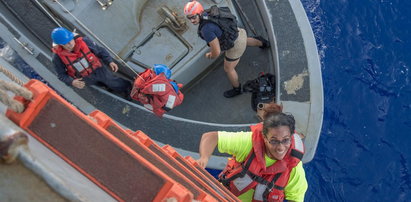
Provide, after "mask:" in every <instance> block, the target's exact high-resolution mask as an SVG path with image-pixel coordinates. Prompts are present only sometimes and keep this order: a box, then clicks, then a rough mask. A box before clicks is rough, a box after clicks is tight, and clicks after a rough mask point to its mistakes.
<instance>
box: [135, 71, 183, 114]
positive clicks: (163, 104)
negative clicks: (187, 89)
mask: <svg viewBox="0 0 411 202" xmlns="http://www.w3.org/2000/svg"><path fill="white" fill-rule="evenodd" d="M170 81H172V80H171V79H167V78H166V76H165V75H164V73H161V74H159V75H156V73H155V72H154V71H153V70H151V69H147V70H146V71H144V72H142V73H140V74H139V76H138V77H137V78H136V80H135V81H134V85H133V89H132V91H131V98H133V99H135V100H137V101H139V102H141V103H143V104H144V107H146V108H147V109H149V110H151V111H153V113H154V114H156V115H157V116H160V117H161V116H163V114H164V113H166V112H167V111H170V110H171V109H173V108H174V107H176V106H178V105H180V104H181V103H182V102H183V100H184V95H183V93H181V91H178V92H177V91H176V90H175V89H174V87H173V86H172V85H171V84H170ZM182 86H183V85H182V84H178V87H179V88H181V87H182Z"/></svg>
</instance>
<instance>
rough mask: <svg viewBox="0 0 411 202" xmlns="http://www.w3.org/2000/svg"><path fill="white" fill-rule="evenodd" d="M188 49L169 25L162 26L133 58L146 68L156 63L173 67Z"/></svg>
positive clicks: (141, 46)
mask: <svg viewBox="0 0 411 202" xmlns="http://www.w3.org/2000/svg"><path fill="white" fill-rule="evenodd" d="M188 51H189V49H188V47H187V46H186V45H185V44H184V43H183V42H182V41H181V40H180V39H179V38H177V37H176V36H175V34H174V33H173V32H172V31H171V30H170V29H169V28H168V27H162V28H160V29H158V30H156V31H154V32H153V33H151V35H150V36H149V37H148V38H147V39H146V40H145V41H144V42H143V43H142V44H141V45H139V46H138V47H137V49H136V50H135V52H134V53H133V55H132V56H131V58H132V60H134V61H135V62H136V63H137V64H139V65H142V66H143V67H145V68H151V67H153V65H154V64H165V65H167V66H169V67H170V68H172V67H173V66H174V65H175V64H177V63H178V62H179V61H180V60H181V59H182V58H183V57H184V56H185V55H186V54H187V53H188ZM154 55H155V57H153V56H154Z"/></svg>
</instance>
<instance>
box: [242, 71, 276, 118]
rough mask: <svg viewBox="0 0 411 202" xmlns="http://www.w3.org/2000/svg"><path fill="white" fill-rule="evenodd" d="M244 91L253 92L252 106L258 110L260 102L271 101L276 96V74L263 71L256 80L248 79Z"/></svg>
mask: <svg viewBox="0 0 411 202" xmlns="http://www.w3.org/2000/svg"><path fill="white" fill-rule="evenodd" d="M243 91H244V92H251V93H252V94H251V108H252V109H253V110H254V111H257V105H258V103H269V102H272V101H274V98H275V78H274V75H272V74H269V73H263V72H261V73H260V74H259V75H258V77H257V78H256V79H254V80H250V81H247V82H246V83H245V84H244V86H243Z"/></svg>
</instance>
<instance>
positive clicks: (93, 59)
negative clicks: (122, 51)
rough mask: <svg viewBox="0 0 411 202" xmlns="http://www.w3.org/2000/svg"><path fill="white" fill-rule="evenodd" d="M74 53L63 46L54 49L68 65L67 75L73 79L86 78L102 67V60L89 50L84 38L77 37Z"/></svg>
mask: <svg viewBox="0 0 411 202" xmlns="http://www.w3.org/2000/svg"><path fill="white" fill-rule="evenodd" d="M74 41H75V42H76V45H75V46H74V49H73V51H71V52H70V51H67V50H66V49H64V48H63V47H62V46H61V45H59V46H55V47H53V48H52V51H53V52H54V53H56V54H57V55H58V56H59V57H60V59H61V61H62V62H63V63H64V64H65V65H66V71H67V74H68V75H69V76H70V77H72V78H81V77H86V76H88V75H90V74H91V72H93V71H94V70H95V69H97V68H99V67H101V66H102V64H101V62H100V59H99V58H98V57H97V56H96V55H94V53H92V52H91V51H90V49H89V48H88V46H87V44H86V42H84V41H83V38H82V37H75V38H74Z"/></svg>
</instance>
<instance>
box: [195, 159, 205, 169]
mask: <svg viewBox="0 0 411 202" xmlns="http://www.w3.org/2000/svg"><path fill="white" fill-rule="evenodd" d="M196 161H197V163H198V164H199V165H200V166H201V167H203V168H205V167H206V166H207V163H208V158H206V157H200V158H199V159H197V160H196Z"/></svg>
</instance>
